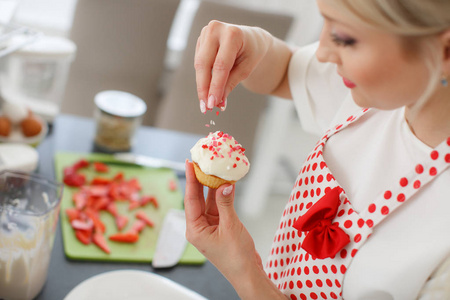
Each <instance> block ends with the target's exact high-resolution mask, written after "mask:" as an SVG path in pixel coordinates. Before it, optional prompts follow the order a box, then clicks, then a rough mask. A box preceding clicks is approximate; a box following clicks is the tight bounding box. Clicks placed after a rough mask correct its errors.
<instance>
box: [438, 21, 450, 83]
mask: <svg viewBox="0 0 450 300" xmlns="http://www.w3.org/2000/svg"><path fill="white" fill-rule="evenodd" d="M440 40H441V43H442V50H443V52H442V67H443V70H442V71H443V72H444V73H445V74H447V75H449V74H450V29H447V30H445V31H444V32H442V33H441V35H440Z"/></svg>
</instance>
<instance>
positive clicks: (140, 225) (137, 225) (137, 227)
mask: <svg viewBox="0 0 450 300" xmlns="http://www.w3.org/2000/svg"><path fill="white" fill-rule="evenodd" d="M145 225H146V224H145V222H144V221H141V220H136V221H135V222H134V223H133V226H131V229H130V231H129V232H134V233H140V232H141V231H142V230H143V229H144V227H145Z"/></svg>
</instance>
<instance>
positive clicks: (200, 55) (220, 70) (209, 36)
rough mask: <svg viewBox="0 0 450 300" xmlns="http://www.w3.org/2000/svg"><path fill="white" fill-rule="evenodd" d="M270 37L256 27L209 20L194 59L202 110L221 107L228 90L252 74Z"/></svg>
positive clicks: (199, 39)
mask: <svg viewBox="0 0 450 300" xmlns="http://www.w3.org/2000/svg"><path fill="white" fill-rule="evenodd" d="M273 40H274V38H273V37H272V36H271V35H270V34H269V33H268V32H267V31H264V30H262V29H261V28H258V27H249V26H238V25H232V24H227V23H223V22H219V21H211V22H210V23H209V24H208V25H207V26H205V27H204V28H203V30H202V31H201V34H200V37H199V38H198V40H197V47H196V51H195V61H194V66H195V72H196V80H197V92H198V97H199V100H200V109H201V111H202V112H203V113H205V112H206V110H210V109H213V108H214V107H215V106H218V107H220V108H221V109H222V110H224V109H225V107H226V104H227V103H226V99H227V97H228V95H229V94H230V92H231V91H232V90H233V89H234V88H235V87H236V86H237V85H238V84H239V83H240V82H241V81H243V80H244V79H246V78H248V77H249V76H250V75H251V74H252V73H253V71H254V70H255V69H256V67H257V66H258V64H259V63H260V62H261V60H262V59H263V58H264V56H265V55H266V54H267V52H268V50H269V48H270V47H271V45H272V43H273Z"/></svg>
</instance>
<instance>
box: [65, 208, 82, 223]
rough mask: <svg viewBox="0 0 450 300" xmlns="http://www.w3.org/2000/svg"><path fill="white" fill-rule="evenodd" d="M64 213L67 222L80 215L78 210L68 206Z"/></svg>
mask: <svg viewBox="0 0 450 300" xmlns="http://www.w3.org/2000/svg"><path fill="white" fill-rule="evenodd" d="M66 215H67V217H68V218H69V222H72V221H73V220H75V219H78V218H79V217H80V211H79V210H78V209H76V208H68V209H66Z"/></svg>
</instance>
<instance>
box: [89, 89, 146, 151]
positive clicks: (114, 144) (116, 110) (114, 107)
mask: <svg viewBox="0 0 450 300" xmlns="http://www.w3.org/2000/svg"><path fill="white" fill-rule="evenodd" d="M94 102H95V105H96V107H97V109H96V111H95V119H96V122H97V129H96V135H95V146H96V147H97V148H98V150H100V151H103V152H125V151H129V150H130V149H131V147H132V145H133V142H134V136H135V133H136V129H137V128H138V127H139V126H140V125H141V123H142V116H143V115H144V113H145V112H146V110H147V105H146V104H145V102H144V101H143V100H142V99H141V98H139V97H137V96H135V95H132V94H130V93H127V92H122V91H115V90H109V91H103V92H100V93H98V94H97V95H95V98H94Z"/></svg>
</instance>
